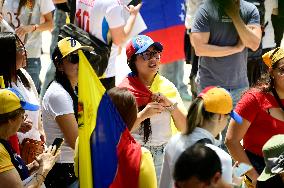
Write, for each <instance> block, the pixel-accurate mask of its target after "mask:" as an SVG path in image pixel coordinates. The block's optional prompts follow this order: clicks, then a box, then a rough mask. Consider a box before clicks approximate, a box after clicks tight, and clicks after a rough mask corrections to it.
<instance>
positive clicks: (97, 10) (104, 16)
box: [76, 0, 125, 78]
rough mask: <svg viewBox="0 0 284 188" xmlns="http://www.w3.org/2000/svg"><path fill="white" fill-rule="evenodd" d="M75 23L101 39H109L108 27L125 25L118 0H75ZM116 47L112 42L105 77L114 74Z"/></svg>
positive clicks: (107, 40)
mask: <svg viewBox="0 0 284 188" xmlns="http://www.w3.org/2000/svg"><path fill="white" fill-rule="evenodd" d="M76 2H77V5H76V23H77V25H78V26H79V27H81V28H82V29H84V30H85V31H87V32H89V33H90V34H92V35H93V36H95V37H97V38H98V39H100V40H101V41H103V42H105V43H108V42H109V41H110V33H109V29H110V28H117V27H121V26H123V25H125V20H124V17H123V9H124V8H123V6H122V4H121V3H120V1H119V0H96V1H95V0H77V1H76ZM117 55H118V49H117V47H116V46H115V45H114V44H113V47H112V49H111V54H110V58H109V62H108V67H107V70H106V72H105V77H106V78H108V77H113V76H115V65H114V63H115V58H116V56H117Z"/></svg>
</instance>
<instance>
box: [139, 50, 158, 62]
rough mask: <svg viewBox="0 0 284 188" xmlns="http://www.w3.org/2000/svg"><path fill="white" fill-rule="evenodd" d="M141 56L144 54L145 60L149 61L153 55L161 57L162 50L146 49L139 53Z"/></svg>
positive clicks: (156, 57)
mask: <svg viewBox="0 0 284 188" xmlns="http://www.w3.org/2000/svg"><path fill="white" fill-rule="evenodd" d="M138 55H139V56H142V58H143V59H144V61H149V60H150V59H152V58H153V57H154V58H155V59H157V60H159V59H161V52H159V51H146V52H143V53H141V54H138Z"/></svg>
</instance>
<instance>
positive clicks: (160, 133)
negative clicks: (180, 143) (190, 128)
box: [132, 111, 172, 146]
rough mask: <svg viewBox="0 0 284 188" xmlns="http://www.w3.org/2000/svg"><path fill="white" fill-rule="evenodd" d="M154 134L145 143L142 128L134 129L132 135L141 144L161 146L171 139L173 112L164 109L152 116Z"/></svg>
mask: <svg viewBox="0 0 284 188" xmlns="http://www.w3.org/2000/svg"><path fill="white" fill-rule="evenodd" d="M150 122H151V125H150V126H151V130H152V134H151V135H150V137H149V140H148V142H147V143H146V144H144V135H143V134H142V133H141V132H140V128H138V129H136V130H135V131H133V133H132V136H133V137H134V138H135V140H137V141H138V142H139V143H140V144H141V145H147V146H161V145H163V144H165V143H167V142H168V141H169V139H170V138H171V136H172V130H171V125H170V123H171V114H170V113H169V112H168V111H163V112H162V113H160V114H157V115H154V116H152V117H151V118H150Z"/></svg>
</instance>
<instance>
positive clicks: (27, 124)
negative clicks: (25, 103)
mask: <svg viewBox="0 0 284 188" xmlns="http://www.w3.org/2000/svg"><path fill="white" fill-rule="evenodd" d="M32 126H33V121H32V120H31V119H29V118H28V115H27V114H25V117H24V120H23V122H22V124H21V126H20V128H19V130H18V132H21V133H26V132H29V131H30V130H31V129H32Z"/></svg>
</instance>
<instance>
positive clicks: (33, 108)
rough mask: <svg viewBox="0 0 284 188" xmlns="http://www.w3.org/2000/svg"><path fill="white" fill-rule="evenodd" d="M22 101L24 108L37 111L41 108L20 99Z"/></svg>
mask: <svg viewBox="0 0 284 188" xmlns="http://www.w3.org/2000/svg"><path fill="white" fill-rule="evenodd" d="M20 103H21V106H22V108H23V109H24V110H29V111H37V110H38V109H39V105H35V104H31V103H28V102H24V101H20Z"/></svg>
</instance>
